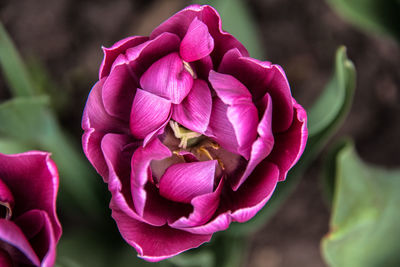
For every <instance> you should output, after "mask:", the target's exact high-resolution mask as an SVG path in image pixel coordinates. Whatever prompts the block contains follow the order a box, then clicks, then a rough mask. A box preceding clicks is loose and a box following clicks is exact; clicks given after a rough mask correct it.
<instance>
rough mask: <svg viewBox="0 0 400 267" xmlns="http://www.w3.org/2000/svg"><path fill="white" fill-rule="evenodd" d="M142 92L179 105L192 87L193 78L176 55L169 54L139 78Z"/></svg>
mask: <svg viewBox="0 0 400 267" xmlns="http://www.w3.org/2000/svg"><path fill="white" fill-rule="evenodd" d="M140 85H141V87H142V88H143V90H146V91H148V92H150V93H153V94H156V95H158V96H160V97H164V98H166V99H169V100H171V102H172V103H174V104H179V103H181V102H182V100H183V99H184V98H185V97H186V96H187V94H188V93H189V91H190V89H191V88H192V85H193V77H192V75H191V74H190V72H189V71H188V70H186V68H185V67H184V65H183V62H182V59H181V58H180V57H179V55H178V53H171V54H169V55H167V56H165V57H163V58H161V59H159V60H158V61H156V62H155V63H153V64H152V65H151V66H150V68H149V69H148V70H146V72H145V73H144V74H143V75H142V77H141V78H140Z"/></svg>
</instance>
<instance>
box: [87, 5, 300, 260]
mask: <svg viewBox="0 0 400 267" xmlns="http://www.w3.org/2000/svg"><path fill="white" fill-rule="evenodd" d="M82 127H83V129H84V135H83V149H84V151H85V154H86V156H87V157H88V159H89V160H90V162H91V163H92V164H93V166H94V167H95V168H96V170H97V171H98V173H99V174H100V175H101V176H102V177H103V179H104V181H105V182H106V183H108V188H109V190H110V192H111V194H112V199H111V203H110V207H111V209H112V216H113V218H114V219H115V221H116V223H117V226H118V228H119V231H120V232H121V234H122V236H123V238H124V239H125V240H126V241H127V242H128V243H129V244H130V245H132V246H133V247H134V248H135V249H136V250H137V251H138V253H139V256H140V257H142V258H144V259H146V260H149V261H158V260H161V259H164V258H168V257H171V256H174V255H176V254H178V253H180V252H182V251H184V250H187V249H190V248H194V247H197V246H199V245H200V244H202V243H204V242H207V241H209V240H210V238H211V236H212V234H213V233H215V232H217V231H221V230H225V229H227V228H228V226H229V224H230V223H231V222H232V221H236V222H245V221H247V220H249V219H250V218H252V217H253V216H254V215H255V214H256V213H257V212H258V211H259V210H260V209H261V208H262V207H263V206H264V205H265V203H266V202H267V201H268V199H269V198H270V197H271V195H272V192H273V191H274V189H275V186H276V184H277V182H278V181H282V180H284V179H285V177H286V174H287V172H288V170H289V169H290V168H291V167H292V166H293V165H294V164H295V163H296V161H297V160H298V159H299V157H300V155H301V154H302V152H303V150H304V147H305V143H306V139H307V128H306V113H305V111H304V109H303V108H302V107H301V106H300V105H298V104H297V103H296V101H295V100H294V99H293V98H292V96H291V92H290V88H289V84H288V82H287V79H286V76H285V74H284V71H283V70H282V68H281V67H280V66H278V65H274V64H271V63H270V62H265V61H264V62H262V61H259V60H256V59H253V58H250V57H249V54H248V52H247V50H246V49H245V48H244V47H243V45H242V44H241V43H240V42H239V41H237V40H236V39H235V38H234V37H233V36H232V35H230V34H228V33H226V32H224V31H223V30H222V29H221V21H220V18H219V15H218V14H217V12H216V11H215V10H214V9H213V8H212V7H210V6H198V5H194V6H189V7H187V8H185V9H183V10H182V11H180V12H178V13H177V14H175V15H174V16H172V17H171V18H169V19H168V20H167V21H165V22H164V23H163V24H161V25H160V26H158V27H157V28H156V29H155V30H154V31H153V32H152V33H151V34H150V36H149V37H143V36H133V37H129V38H126V39H124V40H121V41H119V42H117V43H116V44H114V45H113V46H112V47H111V48H104V60H103V62H102V64H101V67H100V74H99V81H98V82H97V83H96V84H95V85H94V87H93V88H92V91H91V92H90V95H89V98H88V101H87V104H86V107H85V111H84V115H83V120H82Z"/></svg>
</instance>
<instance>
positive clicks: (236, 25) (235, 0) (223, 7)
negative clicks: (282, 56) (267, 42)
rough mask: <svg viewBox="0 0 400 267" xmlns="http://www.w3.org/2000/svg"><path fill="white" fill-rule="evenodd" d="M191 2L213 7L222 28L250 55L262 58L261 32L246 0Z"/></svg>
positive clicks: (200, 0) (263, 51)
mask: <svg viewBox="0 0 400 267" xmlns="http://www.w3.org/2000/svg"><path fill="white" fill-rule="evenodd" d="M193 2H194V3H197V4H207V5H211V6H212V7H214V8H215V9H216V10H217V11H218V13H219V14H220V16H221V19H222V28H223V29H224V30H226V31H227V32H229V33H231V34H232V35H233V36H235V37H236V38H237V39H238V40H239V41H240V42H242V43H243V45H244V46H245V47H246V48H247V50H248V51H249V53H250V55H251V56H252V57H254V58H257V59H259V60H264V53H265V49H264V48H263V47H262V46H261V45H262V43H261V38H260V35H261V34H260V33H259V31H258V28H257V24H256V23H255V21H254V19H253V15H252V13H251V12H250V10H249V7H248V6H247V2H245V1H243V0H199V1H193Z"/></svg>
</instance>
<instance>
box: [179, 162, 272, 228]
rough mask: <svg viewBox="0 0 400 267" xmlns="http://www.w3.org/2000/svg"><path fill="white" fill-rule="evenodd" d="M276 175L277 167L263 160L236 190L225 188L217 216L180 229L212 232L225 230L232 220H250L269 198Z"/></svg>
mask: <svg viewBox="0 0 400 267" xmlns="http://www.w3.org/2000/svg"><path fill="white" fill-rule="evenodd" d="M278 176H279V170H278V168H277V167H276V166H275V165H274V164H271V163H268V162H266V161H264V163H262V164H260V165H258V166H257V168H256V169H255V170H254V172H253V173H252V175H251V176H250V177H249V178H248V179H247V180H246V182H245V183H243V185H242V186H241V187H240V188H239V190H238V191H236V192H232V191H231V190H230V189H228V190H225V192H224V193H223V194H222V195H221V202H220V203H221V204H220V208H219V210H217V212H216V214H217V216H215V218H213V219H212V220H211V221H210V222H209V223H207V224H204V225H201V226H196V227H188V228H182V229H183V230H185V231H188V232H190V233H193V234H212V233H215V232H217V231H223V230H226V229H227V228H228V227H229V224H230V223H231V222H232V221H236V222H245V221H248V220H250V219H251V218H252V217H253V216H254V215H255V214H256V213H257V212H258V211H259V210H260V209H261V208H262V207H263V206H264V205H265V203H267V201H268V200H269V199H270V197H271V195H272V193H273V191H274V189H275V187H276V184H277V182H278Z"/></svg>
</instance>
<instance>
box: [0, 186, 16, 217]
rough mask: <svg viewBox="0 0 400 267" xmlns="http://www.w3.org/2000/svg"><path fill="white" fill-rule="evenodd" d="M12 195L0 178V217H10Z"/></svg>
mask: <svg viewBox="0 0 400 267" xmlns="http://www.w3.org/2000/svg"><path fill="white" fill-rule="evenodd" d="M13 206H14V197H13V195H12V193H11V191H10V190H9V189H8V187H7V185H6V184H5V183H4V182H3V181H2V180H1V179H0V218H5V219H10V218H11V215H12V208H13Z"/></svg>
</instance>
